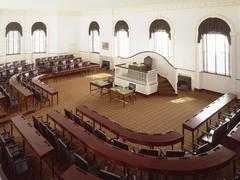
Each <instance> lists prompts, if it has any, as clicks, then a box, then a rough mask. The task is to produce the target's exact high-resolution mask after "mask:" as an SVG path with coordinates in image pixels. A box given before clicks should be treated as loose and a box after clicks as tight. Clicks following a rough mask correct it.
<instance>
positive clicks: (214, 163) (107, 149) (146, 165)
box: [47, 111, 235, 175]
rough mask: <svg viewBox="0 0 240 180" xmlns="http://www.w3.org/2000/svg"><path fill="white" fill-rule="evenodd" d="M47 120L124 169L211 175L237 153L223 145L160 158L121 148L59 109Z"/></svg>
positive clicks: (50, 114) (48, 115) (48, 116)
mask: <svg viewBox="0 0 240 180" xmlns="http://www.w3.org/2000/svg"><path fill="white" fill-rule="evenodd" d="M47 119H48V120H49V119H52V120H53V122H54V123H56V124H58V125H59V126H60V127H62V128H63V130H66V131H67V132H69V134H70V135H71V136H72V137H74V138H76V139H77V140H79V141H80V142H81V143H82V144H84V145H85V146H86V147H87V148H88V149H90V150H91V151H93V152H94V153H95V154H98V155H100V156H103V157H105V158H106V159H109V160H113V161H115V162H116V163H118V164H120V165H122V166H124V168H138V169H139V170H146V171H153V172H159V173H164V174H165V173H166V174H172V175H173V174H175V175H178V174H179V175H180V174H181V175H190V174H191V175H192V174H200V173H201V174H207V173H209V172H211V171H212V170H216V169H218V168H221V167H223V166H225V165H227V164H228V163H230V162H231V161H232V160H233V159H234V157H235V153H234V152H233V151H231V150H229V149H227V148H226V147H224V146H222V145H218V146H217V147H216V148H214V149H213V150H210V151H209V152H206V153H204V154H200V155H194V156H190V157H188V158H160V157H151V156H144V155H140V154H136V153H133V152H130V151H127V150H123V149H120V148H118V147H115V146H112V145H110V144H108V143H105V142H103V141H101V140H100V139H99V138H97V137H96V136H94V135H93V134H91V133H89V132H88V131H87V130H85V129H83V128H82V127H81V126H79V125H77V124H76V123H74V122H73V121H71V120H70V119H68V118H66V117H65V116H64V115H62V114H60V113H59V112H57V111H51V112H48V113H47Z"/></svg>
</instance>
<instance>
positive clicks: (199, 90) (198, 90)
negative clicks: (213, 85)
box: [194, 88, 224, 96]
mask: <svg viewBox="0 0 240 180" xmlns="http://www.w3.org/2000/svg"><path fill="white" fill-rule="evenodd" d="M194 91H196V92H205V93H208V94H211V95H214V96H222V95H224V94H223V93H219V92H216V91H211V90H208V89H197V88H194Z"/></svg>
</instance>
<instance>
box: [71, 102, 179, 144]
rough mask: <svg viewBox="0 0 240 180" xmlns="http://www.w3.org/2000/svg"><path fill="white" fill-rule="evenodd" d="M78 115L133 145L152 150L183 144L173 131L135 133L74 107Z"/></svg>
mask: <svg viewBox="0 0 240 180" xmlns="http://www.w3.org/2000/svg"><path fill="white" fill-rule="evenodd" d="M78 113H80V114H81V115H82V118H83V116H86V117H88V118H89V119H91V120H92V121H93V123H94V126H95V123H98V124H99V125H100V126H103V127H104V128H106V129H108V130H109V131H111V132H113V133H114V134H116V135H117V136H120V137H122V138H123V139H125V140H128V141H130V142H133V143H137V144H141V145H146V146H150V147H151V148H153V147H154V146H169V145H171V146H172V148H173V145H174V144H176V143H182V144H183V136H182V135H181V134H179V133H177V132H175V131H169V132H166V133H162V134H147V133H140V132H135V131H133V130H131V129H127V128H124V127H122V126H121V125H119V124H117V123H115V122H114V121H111V120H110V119H108V118H107V117H105V116H102V115H100V114H98V113H97V112H96V111H93V110H91V109H89V108H88V107H86V106H83V105H79V106H77V107H76V114H78Z"/></svg>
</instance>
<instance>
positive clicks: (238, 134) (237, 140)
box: [227, 123, 240, 153]
mask: <svg viewBox="0 0 240 180" xmlns="http://www.w3.org/2000/svg"><path fill="white" fill-rule="evenodd" d="M227 142H228V145H229V146H230V147H229V148H230V149H232V150H234V151H235V152H237V153H239V152H240V123H238V124H237V125H236V126H235V127H234V128H233V129H232V130H231V132H229V134H228V135H227Z"/></svg>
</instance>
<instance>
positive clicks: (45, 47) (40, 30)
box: [32, 29, 47, 54]
mask: <svg viewBox="0 0 240 180" xmlns="http://www.w3.org/2000/svg"><path fill="white" fill-rule="evenodd" d="M36 31H39V32H42V33H44V37H45V38H44V46H43V47H44V51H40V49H41V48H40V46H41V45H40V42H39V47H38V49H39V51H36V49H35V43H36V39H35V38H34V33H35V32H36ZM39 41H40V38H39ZM46 52H47V34H46V32H45V31H44V30H43V29H36V30H34V31H33V33H32V53H33V54H41V53H43V54H44V53H46Z"/></svg>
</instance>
